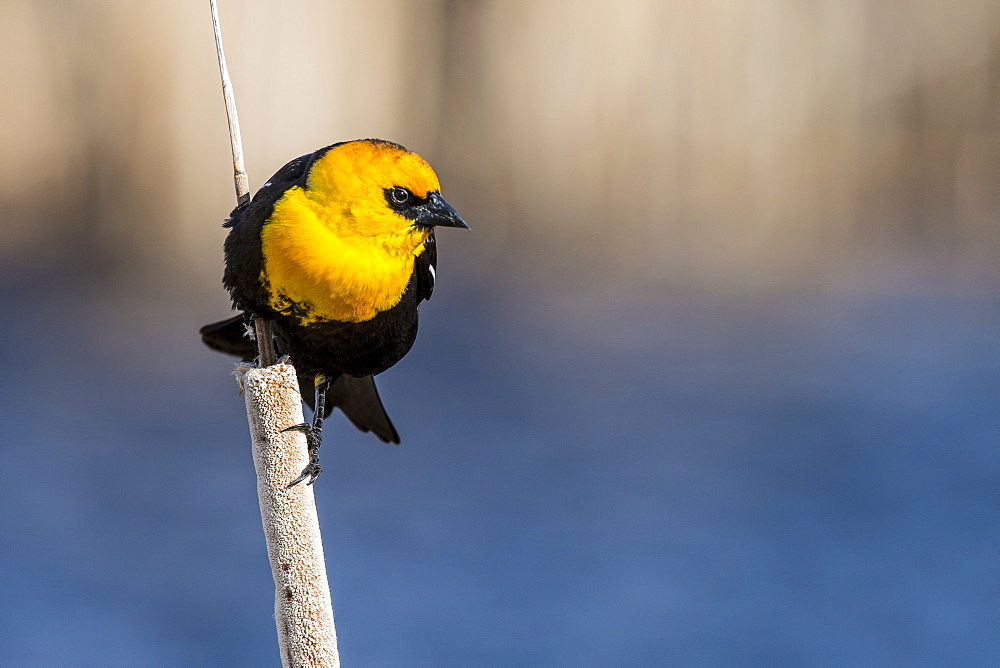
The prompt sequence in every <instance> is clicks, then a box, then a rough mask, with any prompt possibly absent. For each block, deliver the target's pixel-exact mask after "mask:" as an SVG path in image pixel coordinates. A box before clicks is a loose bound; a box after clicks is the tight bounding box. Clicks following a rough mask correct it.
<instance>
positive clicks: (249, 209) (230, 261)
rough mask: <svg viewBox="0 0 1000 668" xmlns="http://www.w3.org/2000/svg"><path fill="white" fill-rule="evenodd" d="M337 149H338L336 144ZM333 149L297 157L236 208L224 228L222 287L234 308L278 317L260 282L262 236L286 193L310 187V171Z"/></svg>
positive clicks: (324, 149) (328, 147)
mask: <svg viewBox="0 0 1000 668" xmlns="http://www.w3.org/2000/svg"><path fill="white" fill-rule="evenodd" d="M333 146H336V144H334V145H333ZM333 146H327V147H326V148H321V149H320V150H318V151H316V152H314V153H309V154H307V155H303V156H300V157H298V158H295V159H294V160H292V161H291V162H289V163H287V164H286V165H285V166H284V167H282V168H281V169H279V170H278V171H277V172H275V173H274V175H273V176H272V177H271V178H270V179H268V180H267V183H265V184H264V185H262V186H261V187H260V190H258V191H257V193H256V194H255V195H254V196H253V199H252V200H250V201H249V202H247V203H246V204H243V205H241V206H238V207H236V208H235V209H233V212H232V213H231V214H229V218H228V219H227V220H226V222H225V224H224V225H223V227H229V228H231V229H230V231H229V235H228V236H227V237H226V242H225V245H224V246H223V249H224V251H225V255H226V269H225V272H224V273H223V275H222V284H223V285H225V286H226V289H227V290H229V294H230V296H231V297H232V299H233V306H234V307H235V308H236V309H237V310H239V311H245V312H247V313H251V314H254V313H256V314H260V315H276V314H275V313H273V312H271V309H270V307H269V305H268V302H269V300H268V296H267V293H266V290H265V286H264V285H263V284H262V283H261V281H260V273H261V268H262V267H263V264H264V257H263V252H262V250H261V241H260V233H261V230H262V229H263V228H264V222H265V221H266V220H267V219H268V218H269V217H270V216H271V213H272V212H273V211H274V203H275V202H277V201H278V200H279V199H280V198H281V196H282V195H284V194H285V191H286V190H288V189H289V188H291V187H293V186H302V187H305V185H306V177H307V176H308V174H309V168H310V167H311V166H312V163H313V162H315V161H316V159H317V158H319V157H320V156H322V155H323V154H324V153H326V152H327V151H328V150H330V149H331V148H333Z"/></svg>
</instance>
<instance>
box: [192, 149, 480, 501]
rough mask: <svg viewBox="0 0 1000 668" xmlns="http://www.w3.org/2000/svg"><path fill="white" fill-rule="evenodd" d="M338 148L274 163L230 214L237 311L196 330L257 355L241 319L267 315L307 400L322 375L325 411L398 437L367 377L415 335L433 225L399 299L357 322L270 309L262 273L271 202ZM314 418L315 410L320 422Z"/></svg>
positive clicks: (386, 437) (426, 288)
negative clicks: (278, 165)
mask: <svg viewBox="0 0 1000 668" xmlns="http://www.w3.org/2000/svg"><path fill="white" fill-rule="evenodd" d="M337 146H340V144H334V145H333V146H329V147H326V148H324V149H320V150H319V151H316V152H315V153H311V154H309V155H304V156H302V157H299V158H296V159H295V160H292V161H291V162H289V163H288V164H286V165H285V166H284V167H282V168H281V169H279V170H278V171H277V173H275V174H274V176H272V177H271V179H270V180H269V181H268V182H267V183H266V184H265V185H264V186H263V187H262V188H261V189H260V190H259V191H258V192H257V193H256V195H255V196H254V197H253V199H252V200H251V201H250V202H248V203H246V204H244V205H242V206H239V207H237V208H236V209H235V210H234V211H233V212H232V214H231V217H230V218H229V220H228V221H227V222H226V223H225V226H226V227H228V228H230V231H229V235H228V237H227V238H226V241H225V247H224V248H225V260H226V268H225V273H224V275H223V284H224V285H225V287H226V288H227V289H228V290H229V293H230V295H231V297H232V300H233V305H234V307H235V308H236V309H237V310H238V311H241V312H242V315H238V316H236V317H234V318H230V319H229V320H224V321H221V322H218V323H215V324H212V325H206V326H205V327H203V328H202V330H201V335H202V339H203V341H204V342H205V343H206V345H208V346H209V347H210V348H213V349H215V350H219V351H222V352H226V353H229V354H234V355H238V356H240V357H242V358H243V359H246V360H249V359H253V358H254V357H255V356H256V345H255V344H254V342H253V341H251V340H249V339H248V338H247V334H246V321H248V320H249V318H250V317H253V316H259V317H264V318H268V319H270V320H273V322H274V329H275V345H276V349H277V351H278V353H279V355H288V356H290V358H291V361H292V363H293V364H294V366H295V369H296V373H297V375H298V378H299V384H300V388H301V390H302V395H303V397H304V398H305V399H306V401H307V402H309V403H310V405H312V403H314V402H313V390H314V382H317V379H323V380H324V382H326V383H327V391H326V396H325V411H323V412H325V413H329V412H330V410H331V409H332V408H333V407H338V406H339V407H340V408H341V409H342V410H343V411H344V413H345V414H346V415H347V417H348V418H349V419H350V420H351V421H352V422H353V423H354V425H355V426H357V427H358V428H359V429H361V430H362V431H366V432H367V431H371V432H373V433H374V434H375V435H376V436H378V437H379V438H380V439H382V440H383V441H386V442H391V443H398V442H399V434H398V433H397V432H396V429H395V427H393V425H392V422H391V421H390V420H389V417H388V416H387V415H386V413H385V410H384V408H383V406H382V402H381V400H380V398H379V396H378V392H377V390H376V389H375V383H374V379H373V376H375V375H376V374H379V373H382V372H383V371H385V370H386V369H388V368H389V367H391V366H392V365H394V364H395V363H396V362H398V361H399V360H400V359H402V357H403V356H404V355H405V354H406V353H407V352H408V351H409V350H410V348H411V346H412V345H413V342H414V340H415V338H416V334H417V306H418V305H419V304H420V302H421V301H423V300H426V299H429V298H430V296H431V293H432V292H433V290H434V274H435V268H436V263H437V248H436V242H435V238H434V233H433V230H431V231H430V235H429V236H428V238H427V240H426V242H425V244H424V249H423V251H422V252H420V254H419V255H418V256H417V257H416V258H415V261H414V265H413V272H412V274H411V276H410V278H409V282H408V284H407V287H406V289H405V292H404V293H403V296H402V298H401V299H400V300H399V302H398V303H396V304H395V305H394V306H392V307H391V308H389V309H387V310H385V311H381V312H379V313H377V314H376V315H375V316H374V317H373V318H371V319H369V320H366V321H363V322H340V321H329V320H325V321H315V319H313V320H310V319H308V318H307V319H306V320H305V322H303V317H304V316H306V315H307V314H308V312H309V308H310V305H309V304H292V305H291V306H290V307H289V308H288V309H287V310H282V311H278V310H275V308H274V307H273V306H272V302H271V300H270V299H269V294H270V292H269V287H270V286H268V285H267V283H266V282H265V281H266V279H265V278H264V274H263V268H264V258H263V249H262V241H261V234H262V229H263V227H264V225H265V224H266V222H267V221H268V220H269V218H270V217H271V214H272V212H273V210H274V207H275V203H276V202H277V201H278V200H279V199H280V198H281V197H282V195H283V194H284V193H285V192H286V191H287V190H288V189H289V188H292V187H294V186H300V187H302V188H306V187H307V185H306V184H307V177H308V175H309V170H310V167H311V165H312V164H313V163H314V162H315V161H316V160H318V159H320V158H321V157H322V156H323V155H324V154H325V153H326V152H327V151H329V150H331V149H334V148H336V147H337ZM392 146H396V145H392ZM398 148H399V149H400V150H404V151H405V149H402V147H398ZM441 201H442V202H443V200H441ZM449 210H451V209H450V207H449ZM451 211H452V213H454V212H453V210H451ZM455 218H456V219H457V221H459V222H460V223H461V224H460V225H459V224H458V223H455V224H454V226H461V227H467V226H466V225H465V223H464V222H462V221H461V218H459V217H458V216H457V214H455ZM444 224H449V223H444ZM317 396H318V395H317ZM321 416H322V413H320V423H321V422H322V418H321ZM317 468H318V467H317ZM313 477H315V476H313ZM310 482H311V480H310Z"/></svg>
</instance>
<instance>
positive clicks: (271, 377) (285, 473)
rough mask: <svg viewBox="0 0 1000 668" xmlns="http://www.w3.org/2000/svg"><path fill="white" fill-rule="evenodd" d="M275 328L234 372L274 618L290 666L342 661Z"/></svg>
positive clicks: (225, 90)
mask: <svg viewBox="0 0 1000 668" xmlns="http://www.w3.org/2000/svg"><path fill="white" fill-rule="evenodd" d="M209 3H210V5H211V9H212V26H213V28H214V29H215V46H216V51H217V52H218V56H219V72H220V73H221V75H222V94H223V97H224V98H225V101H226V115H227V116H228V118H229V137H230V140H231V141H232V150H233V178H234V181H235V185H236V200H237V204H239V205H241V204H245V203H246V202H248V201H249V200H250V185H249V180H248V179H247V173H246V169H245V167H244V164H243V144H242V140H241V138H240V127H239V119H238V117H237V115H236V101H235V99H234V97H233V86H232V82H231V81H230V80H229V70H228V68H227V67H226V57H225V54H224V52H223V49H222V31H221V29H220V27H219V13H218V9H217V7H216V2H215V0H209ZM272 327H273V323H272V322H270V321H267V320H264V319H261V318H254V330H255V333H256V337H255V338H256V340H257V348H258V363H259V366H258V367H253V366H251V365H249V364H242V365H240V366H239V367H238V368H237V370H236V377H237V380H238V382H239V385H240V389H241V390H242V392H243V396H244V398H245V399H246V406H247V421H248V422H249V425H250V437H251V440H252V443H253V461H254V467H255V468H256V470H257V495H258V498H259V500H260V516H261V521H262V523H263V525H264V536H265V538H266V539H267V554H268V558H269V559H270V562H271V572H272V574H273V575H274V587H275V596H274V620H275V624H276V626H277V630H278V645H279V647H280V649H281V662H282V665H283V666H285V667H286V668H288V667H292V666H294V667H296V668H298V667H299V666H340V655H339V653H338V650H337V631H336V628H335V627H334V623H333V606H332V605H331V601H330V586H329V584H328V583H327V577H326V562H325V560H324V558H323V539H322V536H321V534H320V530H319V518H318V516H317V514H316V502H315V499H314V497H313V487H312V485H305V484H300V485H295V486H294V487H288V483H289V482H291V481H292V480H294V479H295V478H296V477H297V476H298V474H299V473H300V472H301V471H302V469H303V468H304V467H305V466H306V464H307V463H308V455H307V454H306V442H305V436H304V435H303V434H302V433H301V432H298V431H291V432H282V431H281V430H282V429H284V428H285V427H289V426H291V425H294V424H300V423H302V422H303V421H304V420H303V416H302V397H301V395H300V394H299V387H298V382H297V381H296V376H295V369H294V368H292V366H291V365H289V364H287V363H279V364H275V362H276V360H275V352H274V341H273V336H272V331H273V330H272Z"/></svg>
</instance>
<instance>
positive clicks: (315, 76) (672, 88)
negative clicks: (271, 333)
mask: <svg viewBox="0 0 1000 668" xmlns="http://www.w3.org/2000/svg"><path fill="white" fill-rule="evenodd" d="M220 4H221V6H220V13H221V16H222V25H223V33H224V36H225V39H226V49H227V56H228V60H229V67H230V70H231V72H232V76H233V81H234V88H235V92H236V97H237V102H238V106H239V112H240V120H241V121H242V130H243V140H244V147H245V152H246V156H247V167H248V171H249V173H250V179H251V184H252V187H253V188H256V187H258V186H259V185H260V184H262V183H263V182H264V181H265V180H266V178H267V177H268V176H269V175H270V174H272V173H273V172H274V171H275V170H277V169H278V168H279V167H280V166H281V165H282V164H284V163H285V162H286V161H288V160H290V159H292V158H294V157H296V156H299V155H301V154H304V153H308V152H311V151H313V150H315V149H317V148H320V147H322V146H325V145H328V144H331V143H333V142H335V141H340V140H345V139H352V138H359V137H383V138H386V139H391V140H395V141H398V142H400V143H402V144H404V145H406V146H407V147H409V148H411V149H413V150H415V151H417V152H419V153H420V154H422V155H423V156H424V157H426V158H427V159H428V160H429V161H430V162H431V164H433V165H434V166H435V168H436V169H437V171H438V174H439V176H440V177H441V181H442V183H443V184H444V194H445V196H446V197H447V199H448V200H449V201H450V202H451V203H452V204H454V205H455V206H456V208H458V210H459V211H460V212H461V213H462V215H463V216H464V217H465V219H466V220H468V221H469V222H470V223H471V225H472V228H473V229H472V231H471V232H463V231H459V230H444V231H443V232H441V233H439V235H438V241H439V248H440V262H439V267H438V286H437V289H436V291H435V295H434V299H433V300H432V301H431V302H429V303H428V304H426V305H425V306H424V307H423V309H422V314H423V318H422V327H421V334H420V337H419V339H418V341H417V344H416V346H415V348H414V349H413V351H412V352H411V353H410V355H409V356H408V357H407V358H406V359H405V360H403V361H402V362H401V363H400V364H398V365H397V366H396V367H395V368H393V369H392V370H390V371H388V372H387V373H385V374H384V375H383V376H382V377H381V379H380V387H381V390H382V395H383V398H384V400H385V403H386V405H387V407H388V409H389V412H390V414H391V415H392V416H393V419H394V421H395V423H396V425H397V427H398V428H399V431H400V432H401V434H402V436H403V445H402V446H400V447H389V446H385V445H383V444H382V443H380V442H378V441H377V440H375V439H374V438H373V437H371V436H370V435H363V434H360V433H357V432H355V431H354V429H353V428H352V427H351V426H350V425H349V424H348V423H347V422H346V421H345V420H343V419H342V418H336V419H334V420H331V421H329V422H328V423H327V424H328V428H327V431H326V434H327V437H326V445H325V447H324V451H325V452H324V457H323V463H324V468H325V470H326V473H324V475H323V476H322V477H321V478H320V480H319V482H318V483H317V485H316V493H317V503H318V505H319V507H320V514H321V522H322V524H323V526H324V530H325V535H326V549H327V560H328V568H329V570H330V573H331V584H332V588H333V596H334V604H335V610H336V614H337V622H338V624H337V625H338V631H339V634H340V643H341V652H342V656H343V659H344V661H345V663H347V664H348V665H408V664H425V665H463V664H464V665H468V664H488V665H525V664H528V665H611V664H615V665H626V664H633V665H634V664H645V665H665V664H672V665H683V664H700V665H706V664H709V665H711V664H728V665H748V664H750V665H753V664H757V665H760V664H765V665H768V664H769V665H775V664H785V665H787V664H797V665H803V664H827V665H829V664H838V665H852V664H853V665H858V664H864V665H873V664H874V665H913V664H924V665H935V664H937V665H988V664H993V663H996V662H997V660H998V659H1000V643H998V641H997V638H996V635H995V631H996V628H997V626H998V623H1000V612H998V608H997V605H996V601H997V597H998V595H1000V580H998V578H997V571H996V546H997V542H996V539H997V523H996V518H997V489H998V484H1000V474H998V464H1000V449H998V447H997V446H998V445H1000V410H998V405H1000V345H998V344H1000V310H998V306H1000V297H998V291H997V290H998V288H1000V263H998V258H1000V225H998V221H1000V178H998V177H1000V4H997V3H996V2H994V1H992V0H983V1H977V0H963V1H962V2H949V1H944V0H941V1H926V2H921V1H910V2H908V1H900V2H881V1H876V0H872V1H870V2H865V1H860V0H858V1H854V0H850V1H843V0H829V1H816V2H803V1H793V0H787V1H779V0H772V1H762V2H752V3H751V2H741V1H739V0H729V1H725V0H718V1H711V2H702V1H697V0H674V1H661V2H653V1H648V2H644V1H640V0H627V1H623V2H615V3H610V2H608V3H600V2H587V3H585V2H570V1H565V2H557V1H553V0H537V1H534V2H508V1H501V2H472V1H468V2H465V1H463V2H457V1H454V0H451V1H445V0H442V1H438V2H432V1H426V2H410V1H390V0H381V1H377V2H367V1H366V2H324V1H322V0H313V1H307V0H301V1H296V2H284V3H276V2H234V1H232V0H221V3H220ZM0 45H2V46H0V49H2V53H3V60H4V62H5V67H4V68H3V70H2V72H0V85H2V87H3V90H4V91H5V94H4V99H3V104H2V105H0V198H2V205H0V215H2V222H0V300H2V305H3V313H5V314H6V317H5V318H4V323H3V326H2V327H0V364H2V370H3V376H4V379H3V384H2V386H0V439H2V440H0V445H2V468H0V476H2V478H0V485H2V486H0V494H2V522H3V528H2V530H3V536H4V540H3V545H4V547H3V554H2V564H0V572H2V576H0V577H2V590H3V595H2V599H0V620H2V624H3V629H2V634H0V636H2V637H0V661H2V663H3V664H4V665H11V666H15V665H18V666H35V665H37V666H45V665H122V666H125V665H206V666H207V665H244V666H256V665H260V666H269V665H275V664H276V663H277V660H278V655H277V646H276V640H275V636H274V626H273V619H272V611H273V608H272V603H273V602H272V596H273V590H272V583H271V580H270V571H269V568H268V564H267V558H266V553H265V548H264V542H263V536H262V532H261V529H260V519H259V515H258V510H257V500H256V494H255V479H254V474H253V466H252V461H251V458H250V452H249V441H248V436H247V427H246V422H245V415H244V408H243V403H242V400H241V398H240V397H239V396H238V395H237V392H236V387H235V383H234V380H233V379H232V377H231V376H230V372H231V370H232V368H233V364H232V360H230V359H227V358H225V357H223V356H221V355H218V354H214V353H212V352H210V351H208V350H207V349H205V348H204V347H202V345H201V344H200V342H199V340H198V336H197V329H198V327H199V326H200V325H202V324H205V323H207V322H210V321H213V320H217V319H221V318H223V317H225V316H227V314H228V313H229V303H228V298H227V295H226V294H225V293H224V291H223V289H222V286H221V284H220V277H221V271H222V257H221V245H222V240H223V238H224V230H223V229H222V227H221V223H222V221H223V219H224V218H225V217H226V216H227V215H228V212H229V210H230V209H231V208H232V205H233V203H234V194H233V185H232V179H231V171H232V167H231V161H230V155H229V139H228V134H227V130H226V120H225V113H224V107H223V103H222V96H221V93H220V86H219V80H218V71H217V63H216V56H215V51H214V43H213V38H212V30H211V25H210V16H209V9H208V2H205V1H203V0H198V1H193V0H192V1H189V2H168V1H166V0H162V1H150V2H141V3H139V2H129V1H127V0H114V1H97V0H94V1H85V0H79V1H65V2H57V1H55V0H31V1H18V0H3V1H2V2H0Z"/></svg>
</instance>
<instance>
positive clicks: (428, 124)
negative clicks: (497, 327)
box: [0, 0, 1000, 286]
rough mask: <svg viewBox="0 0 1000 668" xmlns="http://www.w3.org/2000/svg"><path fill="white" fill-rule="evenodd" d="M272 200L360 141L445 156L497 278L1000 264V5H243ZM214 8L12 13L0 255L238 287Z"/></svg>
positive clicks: (474, 242) (799, 274)
mask: <svg viewBox="0 0 1000 668" xmlns="http://www.w3.org/2000/svg"><path fill="white" fill-rule="evenodd" d="M220 10H221V13H222V20H223V30H224V36H225V39H226V44H227V48H228V56H229V61H230V68H231V71H232V74H233V79H234V85H235V91H236V94H237V101H238V105H239V110H240V113H241V120H242V123H243V138H244V142H245V148H246V155H247V161H248V170H249V172H250V176H251V182H252V185H253V187H254V188H256V187H257V186H258V185H259V184H260V183H262V182H263V181H264V179H266V177H267V176H268V175H270V174H271V173H272V172H273V171H274V170H276V169H277V167H279V166H280V165H281V164H283V163H284V162H285V161H286V160H288V159H290V158H292V157H295V156H297V155H300V154H302V153H306V152H309V151H312V150H314V149H316V148H318V147H320V146H324V145H326V144H329V143H332V142H334V141H339V140H343V139H348V138H355V137H365V136H379V137H385V138H390V139H394V140H396V141H399V142H401V143H404V144H405V145H407V146H409V147H410V148H412V149H414V150H417V151H418V152H421V153H422V154H424V155H425V156H426V157H428V158H429V159H430V160H431V162H432V164H434V165H435V166H436V167H437V168H438V171H439V172H440V173H441V175H442V180H443V182H444V184H445V192H446V195H447V196H448V197H449V199H452V200H455V202H456V205H457V206H459V208H460V209H461V210H462V211H463V213H464V215H465V216H466V218H468V219H469V220H471V221H473V223H474V228H475V234H474V235H469V236H468V237H467V238H465V239H461V240H460V241H457V242H454V243H456V244H460V247H461V249H462V250H461V252H460V253H456V255H455V256H453V257H451V258H449V259H448V261H449V262H455V263H460V264H462V265H464V266H465V268H466V270H468V271H473V272H481V273H482V274H483V275H488V274H489V273H491V272H492V271H497V270H505V269H506V268H507V267H508V265H509V267H510V268H514V269H518V270H526V271H528V272H530V273H531V274H532V275H536V276H539V277H543V278H544V277H545V276H546V275H548V276H550V277H551V276H556V277H559V276H566V275H570V276H576V275H578V274H582V273H591V272H592V271H593V270H598V271H599V272H600V273H603V274H605V275H607V274H608V273H609V272H613V273H614V274H615V276H616V277H617V278H619V279H622V280H625V282H626V283H629V282H630V281H629V280H628V279H632V278H636V279H641V280H647V279H649V278H652V279H654V281H659V280H661V279H664V278H666V279H677V278H680V279H682V280H695V281H702V280H707V281H711V282H712V283H721V284H722V285H727V284H732V285H734V286H736V285H740V284H741V283H742V282H743V281H744V280H745V279H747V278H752V279H758V278H760V279H774V278H777V279H778V280H780V281H782V282H785V281H787V280H789V279H794V280H796V281H798V280H801V279H803V278H805V277H807V276H812V275H817V274H822V273H823V271H825V269H827V268H829V267H830V266H831V265H837V264H838V263H839V262H841V261H843V260H845V259H849V258H854V257H858V256H859V254H860V256H864V255H865V254H870V253H871V252H872V251H875V252H876V254H877V255H878V256H879V257H882V254H886V253H887V252H888V254H886V255H885V257H886V258H888V257H895V256H896V255H898V254H899V253H903V254H904V255H905V254H908V253H909V252H910V251H918V252H919V253H922V254H923V253H928V252H929V253H931V254H932V255H933V256H934V257H941V258H948V261H955V262H958V263H959V264H961V265H963V266H969V267H973V268H978V269H982V268H986V269H991V268H992V269H995V268H996V265H997V262H996V260H997V257H998V251H1000V225H998V224H997V216H998V211H1000V183H998V175H1000V4H998V3H996V2H993V1H990V0H984V1H976V0H963V1H962V2H947V1H927V2H878V1H876V2H848V1H841V0H837V1H830V2H797V1H788V2H783V1H776V2H741V1H729V2H726V1H713V2H702V1H675V2H640V1H627V2H615V3H611V2H606V3H598V2H595V3H583V2H552V1H537V2H494V3H488V2H386V1H382V2H323V1H314V2H308V1H300V2H283V3H275V2H225V1H223V2H222V3H221V8H220ZM206 11H207V10H206V3H204V2H132V1H126V0H120V1H110V2H100V1H92V2H91V1H84V2H55V1H50V2H45V1H38V0H35V1H24V2H18V1H16V0H6V1H4V2H3V3H2V5H0V12H2V21H0V43H2V44H3V47H2V48H3V49H4V52H5V56H4V62H5V66H4V68H3V73H2V74H0V77H2V79H0V81H2V86H3V90H4V91H5V94H4V102H3V108H2V120H0V183H2V184H3V185H2V187H3V202H2V211H3V225H2V227H0V253H2V256H0V261H2V263H3V266H4V271H3V272H0V275H4V276H6V277H7V278H10V277H11V276H12V275H16V274H19V273H21V272H25V271H27V272H31V271H36V270H40V269H41V270H45V269H51V268H54V267H64V268H65V267H66V266H67V265H73V264H74V263H84V264H85V263H87V262H96V263H98V264H102V265H103V264H105V263H108V262H111V263H113V264H114V263H121V264H124V265H130V264H132V263H138V265H137V266H142V267H144V268H147V267H150V266H151V265H150V263H153V265H158V264H166V265H169V266H170V268H171V269H173V270H181V271H183V272H192V271H193V272H197V273H198V274H203V275H204V277H205V278H206V279H215V278H216V277H217V275H218V273H219V266H218V265H219V256H220V252H219V246H220V242H221V238H222V230H221V229H220V228H219V226H218V224H217V223H218V222H219V220H221V218H222V217H223V216H224V215H225V214H226V212H227V210H228V208H230V206H231V202H232V199H233V197H232V192H231V189H232V186H231V183H230V180H229V173H230V167H229V159H228V144H227V142H228V138H227V134H226V126H225V119H224V114H223V108H222V103H221V95H220V92H219V83H218V75H217V72H216V63H215V54H214V46H213V41H212V39H211V31H210V26H209V24H208V22H207V18H206Z"/></svg>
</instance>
